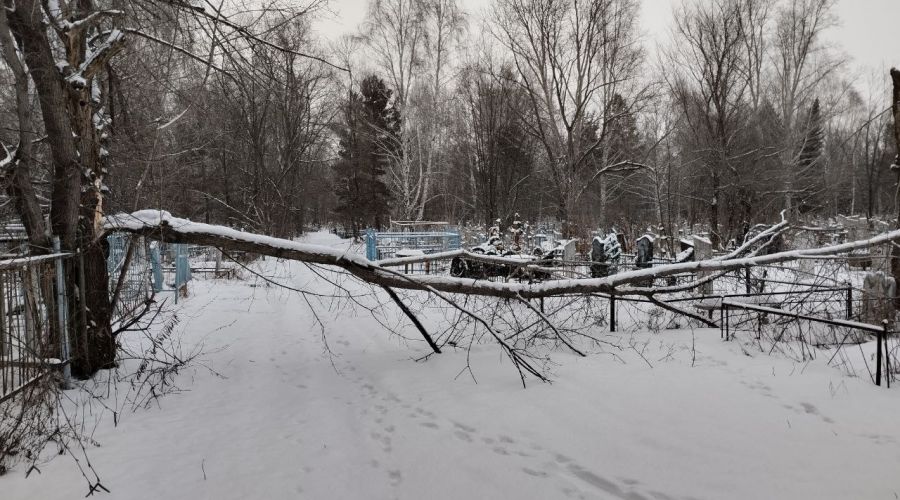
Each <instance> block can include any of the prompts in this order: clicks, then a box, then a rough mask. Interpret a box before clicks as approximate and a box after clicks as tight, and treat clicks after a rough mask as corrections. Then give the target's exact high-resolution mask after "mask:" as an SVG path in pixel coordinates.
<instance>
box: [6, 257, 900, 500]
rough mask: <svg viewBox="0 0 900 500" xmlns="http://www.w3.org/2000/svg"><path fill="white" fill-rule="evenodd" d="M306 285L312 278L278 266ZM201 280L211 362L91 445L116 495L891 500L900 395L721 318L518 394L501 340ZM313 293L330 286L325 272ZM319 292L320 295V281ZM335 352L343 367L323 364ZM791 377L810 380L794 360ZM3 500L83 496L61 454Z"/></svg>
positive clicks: (19, 478)
mask: <svg viewBox="0 0 900 500" xmlns="http://www.w3.org/2000/svg"><path fill="white" fill-rule="evenodd" d="M273 269H274V270H275V271H277V272H278V273H279V274H280V275H281V276H282V277H284V276H285V275H286V274H290V275H292V276H293V277H292V278H291V279H292V280H293V282H294V283H295V284H297V285H302V284H305V283H307V282H308V281H309V280H310V279H312V274H311V273H310V272H309V271H308V270H306V269H304V268H302V267H301V266H294V265H290V266H288V265H286V264H278V265H276V266H273ZM250 284H251V283H250V282H211V281H207V282H197V283H195V284H194V285H192V286H193V288H192V297H191V299H190V300H187V301H184V302H182V303H181V304H180V305H179V307H180V308H181V309H180V310H179V315H180V316H181V317H182V319H183V322H182V324H181V327H180V329H183V330H185V331H186V332H187V333H186V334H185V335H186V337H185V339H186V341H188V342H199V341H200V340H201V339H205V340H204V342H205V345H206V350H207V355H206V361H207V363H209V365H210V366H211V367H212V368H214V369H215V370H216V371H218V372H219V373H220V374H221V375H222V377H217V376H215V375H213V374H211V373H209V372H208V371H205V370H203V369H196V370H193V371H190V372H186V373H185V374H184V375H183V376H182V377H181V378H180V379H179V383H180V385H181V386H182V387H183V388H185V389H187V390H186V391H185V392H184V393H181V394H177V395H171V396H167V397H165V398H163V399H162V400H161V405H162V408H161V409H160V408H153V409H150V410H139V411H137V412H136V413H129V414H126V415H124V416H123V417H122V419H121V420H122V421H121V423H120V425H119V427H118V428H114V427H113V425H112V421H111V418H105V420H104V421H103V422H102V423H101V424H100V426H99V427H98V430H97V432H96V434H95V436H94V437H95V439H96V440H97V441H98V443H99V444H100V446H99V447H93V448H91V449H90V457H91V460H92V462H93V463H94V466H95V467H96V469H97V470H98V471H99V473H100V475H101V479H102V481H103V484H104V485H105V486H107V487H108V488H110V489H111V490H112V494H111V495H108V496H109V497H110V498H115V499H143V498H166V499H182V498H183V499H207V498H208V499H217V500H221V499H243V498H266V499H282V498H283V499H290V498H309V499H393V498H400V499H423V498H436V499H452V498H466V499H497V498H519V499H532V498H534V499H539V498H540V499H545V498H585V499H587V498H590V499H593V498H604V499H605V498H613V499H616V498H622V499H657V500H667V499H688V498H709V499H718V498H747V499H753V498H823V499H824V498H835V499H846V498H885V499H891V498H897V497H896V495H900V474H898V472H900V389H897V390H891V391H888V390H884V389H877V388H875V387H874V386H872V385H871V383H870V382H868V381H866V380H858V379H850V378H845V377H842V376H841V374H840V373H838V372H837V371H836V370H833V369H831V368H828V367H825V366H822V365H821V363H813V364H810V365H808V366H805V367H804V366H800V365H795V364H794V363H792V362H790V361H787V360H784V359H780V358H776V357H769V356H765V355H759V354H755V355H753V356H752V357H751V356H747V355H745V354H743V353H741V351H740V347H739V346H738V345H737V344H736V343H723V342H721V341H719V338H718V331H712V330H698V331H697V332H696V333H697V342H698V351H699V356H698V359H697V366H696V367H693V368H692V367H691V366H690V364H691V353H690V351H689V349H688V348H687V347H685V346H689V345H690V342H691V335H690V333H689V332H664V333H662V334H659V335H652V334H647V335H644V336H637V337H635V340H636V341H639V342H640V343H641V345H644V343H646V344H645V352H644V356H645V357H647V358H648V359H649V360H650V361H651V363H653V368H651V367H649V366H648V365H647V364H646V363H645V362H644V361H643V360H641V358H640V357H639V356H638V355H637V354H636V353H635V352H630V351H628V350H626V351H623V352H622V353H620V356H621V358H622V360H624V363H623V362H622V361H618V360H615V359H613V358H611V357H609V356H595V357H592V358H588V359H579V358H575V357H572V356H569V355H565V354H560V355H558V356H556V358H555V360H556V361H557V362H558V363H560V366H559V367H557V369H556V370H555V376H554V379H555V383H554V384H552V385H540V384H537V383H534V384H532V385H531V386H530V387H529V388H528V389H527V390H523V389H522V388H521V386H520V385H519V382H518V380H517V378H516V376H515V374H514V372H513V371H512V368H511V367H510V366H509V363H508V362H506V361H505V360H503V359H502V358H501V356H500V354H499V352H498V350H497V349H496V348H494V347H493V346H485V347H484V348H481V349H479V350H477V351H476V352H475V353H474V354H473V366H474V368H475V374H476V375H477V376H478V382H479V383H478V384H477V385H476V384H474V383H473V381H472V379H471V378H470V377H468V376H466V375H463V376H460V377H458V378H457V377H456V376H457V374H458V373H459V371H460V369H461V368H462V367H463V366H464V364H465V359H464V358H465V354H464V353H451V352H448V353H446V354H445V355H442V356H438V357H435V358H433V359H431V360H429V361H428V362H424V363H416V362H414V361H412V358H413V357H415V356H417V355H419V354H421V353H423V352H424V351H423V350H422V348H423V346H421V345H418V344H413V345H408V344H409V343H407V342H405V341H403V340H402V339H400V338H398V337H397V336H395V335H389V334H388V333H386V332H385V330H384V329H383V328H382V327H381V326H379V325H378V324H377V323H376V322H375V321H373V320H372V319H371V318H370V317H368V316H367V315H366V314H367V313H365V312H364V311H362V312H358V313H354V312H353V311H352V310H346V309H343V310H340V311H334V312H332V313H325V314H326V316H325V317H327V318H328V320H329V322H330V326H329V329H328V341H329V345H330V346H331V348H332V350H333V351H334V353H335V356H334V357H333V358H331V357H329V356H328V355H327V353H325V352H324V350H323V344H322V339H321V337H320V332H319V331H318V330H317V329H316V328H315V327H314V326H313V324H312V320H311V315H310V313H309V309H308V307H307V306H306V304H305V302H304V301H303V300H302V299H301V298H300V297H299V296H297V295H296V294H293V293H290V292H286V291H283V290H277V289H273V288H268V287H265V286H262V285H260V286H256V287H251V286H250ZM320 286H321V285H320ZM323 290H324V288H323ZM332 362H333V363H334V364H333V365H332ZM801 372H802V373H801ZM23 476H24V474H23V472H22V471H21V470H15V471H13V472H11V473H10V474H8V475H7V476H5V477H3V478H0V491H2V495H0V496H2V498H3V499H4V500H5V499H15V500H18V499H22V500H25V499H47V500H50V499H57V498H60V499H61V498H80V497H82V496H83V495H84V493H85V486H84V484H83V481H82V479H81V478H80V476H79V475H78V474H77V471H76V470H75V468H74V467H73V465H72V462H71V461H70V460H68V459H67V458H66V457H60V458H57V459H56V460H54V461H53V462H51V463H50V464H49V465H47V466H44V467H43V468H42V474H41V475H40V476H38V477H32V478H30V479H27V480H26V479H24V477H23Z"/></svg>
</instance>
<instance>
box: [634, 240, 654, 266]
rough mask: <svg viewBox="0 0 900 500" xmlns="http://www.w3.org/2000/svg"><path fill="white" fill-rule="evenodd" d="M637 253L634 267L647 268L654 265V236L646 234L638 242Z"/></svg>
mask: <svg viewBox="0 0 900 500" xmlns="http://www.w3.org/2000/svg"><path fill="white" fill-rule="evenodd" d="M636 246H637V255H636V256H635V258H634V267H636V268H638V269H646V268H648V267H650V266H652V265H653V236H651V235H649V234H645V235H643V236H641V237H640V238H638V240H637V242H636Z"/></svg>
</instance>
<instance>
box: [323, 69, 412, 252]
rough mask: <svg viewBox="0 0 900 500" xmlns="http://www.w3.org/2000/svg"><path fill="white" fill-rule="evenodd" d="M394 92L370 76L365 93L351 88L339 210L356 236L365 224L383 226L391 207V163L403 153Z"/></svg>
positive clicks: (337, 180)
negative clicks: (394, 103) (393, 101)
mask: <svg viewBox="0 0 900 500" xmlns="http://www.w3.org/2000/svg"><path fill="white" fill-rule="evenodd" d="M391 96H392V91H391V90H390V89H389V88H387V85H386V84H385V83H384V81H383V80H381V79H380V78H378V77H377V76H374V75H371V76H368V77H366V78H365V79H364V80H363V81H362V83H361V84H360V92H359V93H357V92H355V91H354V92H351V93H350V97H349V100H348V102H347V103H346V105H345V106H344V123H343V126H342V127H341V128H339V130H338V131H337V133H338V137H339V138H340V150H339V152H338V156H339V157H340V160H338V161H337V163H336V164H335V165H334V191H335V195H336V196H337V198H338V206H337V207H336V208H335V212H336V213H337V214H338V215H339V216H341V217H342V218H343V219H344V221H345V222H346V223H347V224H348V226H349V227H348V229H350V230H351V231H352V232H353V234H354V236H358V235H359V232H360V230H362V229H363V228H364V227H365V226H370V227H374V228H375V229H380V228H381V227H382V226H383V225H384V222H385V220H386V219H387V217H388V213H389V211H390V193H389V191H388V187H387V184H386V183H385V180H384V177H385V174H386V172H387V165H388V163H389V162H390V161H391V160H392V159H393V158H395V157H396V155H398V154H399V152H400V114H399V112H398V111H397V110H396V108H395V107H394V106H393V103H392V101H391Z"/></svg>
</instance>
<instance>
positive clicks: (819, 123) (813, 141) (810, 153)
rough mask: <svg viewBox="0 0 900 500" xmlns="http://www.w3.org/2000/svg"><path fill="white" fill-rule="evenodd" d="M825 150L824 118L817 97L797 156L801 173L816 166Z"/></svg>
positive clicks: (807, 120) (810, 111)
mask: <svg viewBox="0 0 900 500" xmlns="http://www.w3.org/2000/svg"><path fill="white" fill-rule="evenodd" d="M824 151H825V126H824V123H823V120H822V111H821V109H820V106H819V99H818V98H816V100H815V101H814V102H813V105H812V107H811V108H810V110H809V115H808V117H807V119H806V133H805V134H804V137H803V144H802V145H801V146H800V153H799V155H798V158H797V166H798V167H799V169H800V172H801V174H802V173H804V172H806V171H807V170H808V169H809V168H810V167H812V166H814V165H815V164H816V163H817V162H818V160H819V159H820V158H821V157H822V153H823V152H824Z"/></svg>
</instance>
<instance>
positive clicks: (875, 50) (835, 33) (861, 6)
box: [317, 0, 900, 70]
mask: <svg viewBox="0 0 900 500" xmlns="http://www.w3.org/2000/svg"><path fill="white" fill-rule="evenodd" d="M640 1H641V30H642V31H643V32H645V33H646V34H647V38H648V43H650V44H651V45H653V44H655V43H658V42H664V41H665V40H666V38H667V36H668V35H667V34H668V28H669V25H670V23H671V22H672V7H673V6H674V5H676V4H678V3H680V2H681V1H682V0H640ZM491 3H492V2H491V0H460V5H461V6H462V7H463V8H464V9H465V10H467V11H468V12H470V13H472V15H473V17H474V18H478V17H479V15H480V14H479V13H480V12H482V11H484V10H485V9H487V8H488V7H489V6H490V4H491ZM367 5H368V0H331V8H332V10H334V11H335V12H336V13H337V15H336V16H335V17H334V18H333V19H324V20H322V21H320V22H319V23H318V25H317V29H318V30H319V31H320V32H321V33H322V35H324V36H326V37H327V38H337V37H338V36H340V35H342V34H345V33H349V32H352V31H354V30H355V29H356V27H357V26H358V25H359V23H360V22H362V20H363V17H364V16H365V12H366V7H367ZM835 14H837V16H838V18H839V19H840V25H839V26H837V27H835V28H832V29H831V30H830V33H828V37H829V39H830V40H831V41H833V42H836V43H837V44H839V45H840V46H841V47H842V48H843V50H844V51H845V52H846V53H847V54H848V55H849V56H850V57H852V58H853V60H854V62H855V63H856V64H859V65H861V66H866V67H870V68H872V69H873V70H883V69H886V68H889V67H891V66H898V67H900V31H898V29H897V26H896V23H897V22H898V21H900V0H838V4H837V8H836V12H835Z"/></svg>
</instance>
